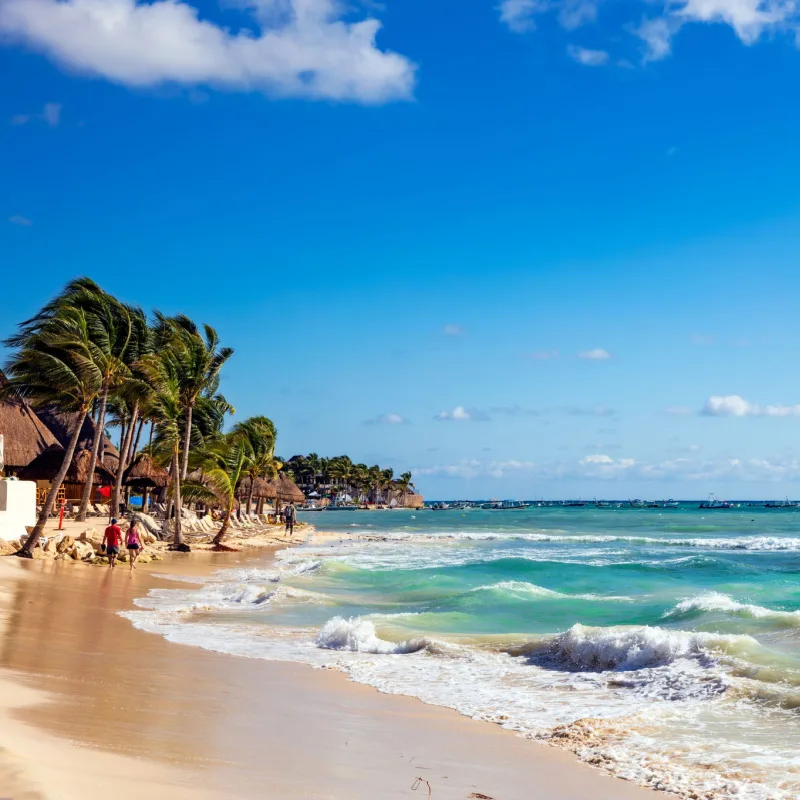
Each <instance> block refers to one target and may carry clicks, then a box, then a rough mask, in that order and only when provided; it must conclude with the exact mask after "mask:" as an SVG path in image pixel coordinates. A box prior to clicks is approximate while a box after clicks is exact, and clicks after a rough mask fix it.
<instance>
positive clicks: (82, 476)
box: [19, 445, 114, 486]
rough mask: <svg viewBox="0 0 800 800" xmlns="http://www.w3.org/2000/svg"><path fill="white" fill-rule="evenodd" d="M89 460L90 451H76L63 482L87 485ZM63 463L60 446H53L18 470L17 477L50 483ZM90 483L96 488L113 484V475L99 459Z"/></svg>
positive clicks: (62, 451) (62, 453)
mask: <svg viewBox="0 0 800 800" xmlns="http://www.w3.org/2000/svg"><path fill="white" fill-rule="evenodd" d="M91 460H92V452H91V450H80V451H78V450H76V451H75V455H74V456H73V458H72V463H71V464H70V465H69V469H68V470H67V474H66V477H65V478H64V481H65V482H67V483H87V482H88V480H89V463H90V462H91ZM63 462H64V449H63V448H62V447H61V446H60V445H54V446H53V447H51V448H49V449H48V450H45V451H44V453H42V454H41V455H40V456H38V457H37V458H35V459H34V460H33V461H31V463H30V464H28V466H27V467H25V468H24V469H22V470H20V472H19V477H20V478H21V479H22V480H25V481H51V480H53V478H55V476H56V473H57V472H58V471H59V469H61V464H62V463H63ZM92 483H94V484H95V485H97V486H112V485H113V484H114V473H113V472H111V471H110V470H108V469H107V468H106V467H104V466H103V465H102V464H101V463H100V461H99V459H98V461H97V464H95V468H94V476H93V479H92Z"/></svg>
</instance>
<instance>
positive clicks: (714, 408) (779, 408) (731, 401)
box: [700, 394, 800, 417]
mask: <svg viewBox="0 0 800 800" xmlns="http://www.w3.org/2000/svg"><path fill="white" fill-rule="evenodd" d="M700 413H701V414H704V415H705V416H708V417H800V404H797V405H793V406H786V405H766V406H760V405H756V404H755V403H751V402H749V401H748V400H745V399H744V398H743V397H740V396H739V395H738V394H728V395H717V394H715V395H712V396H711V397H709V398H708V400H706V402H705V405H704V406H703V408H702V410H701V412H700Z"/></svg>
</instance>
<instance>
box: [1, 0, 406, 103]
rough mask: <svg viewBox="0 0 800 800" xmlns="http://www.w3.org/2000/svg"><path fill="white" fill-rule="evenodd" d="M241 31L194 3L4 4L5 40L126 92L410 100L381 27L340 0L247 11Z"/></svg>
mask: <svg viewBox="0 0 800 800" xmlns="http://www.w3.org/2000/svg"><path fill="white" fill-rule="evenodd" d="M242 9H246V10H244V11H243V13H247V14H249V15H250V19H249V20H248V24H245V25H243V26H242V27H241V30H240V31H239V32H232V30H231V28H229V27H227V26H226V27H223V26H219V25H216V24H214V23H213V22H212V21H210V20H209V19H207V18H203V19H201V18H200V14H199V10H198V8H197V7H195V6H194V5H190V4H189V3H188V2H172V1H171V0H155V2H148V3H138V2H136V0H103V2H97V1H96V0H3V2H2V4H0V34H2V35H3V38H4V39H6V40H12V41H17V42H19V43H20V44H23V45H25V46H27V47H30V48H31V49H35V50H37V51H39V52H42V53H44V54H45V55H47V56H49V57H50V59H51V60H53V61H55V62H56V63H58V64H63V65H65V66H66V67H68V68H69V69H70V70H72V71H77V72H82V73H85V74H88V75H94V76H101V77H104V78H107V79H108V80H110V81H113V82H115V83H121V84H124V85H126V86H133V87H142V86H159V85H161V84H164V83H175V84H181V85H185V86H190V87H194V86H198V85H203V84H205V85H211V86H216V87H217V88H220V89H227V90H231V91H259V90H260V91H263V92H265V93H267V94H270V95H278V96H282V97H302V98H309V99H325V100H335V101H354V102H359V103H384V102H388V101H391V100H405V99H409V98H410V97H411V96H412V93H413V87H414V80H415V71H416V67H415V65H414V64H413V63H412V62H411V61H410V60H409V59H408V58H405V57H404V56H402V55H400V54H398V53H394V52H391V51H389V50H381V49H380V48H379V47H378V46H377V44H376V36H377V34H378V31H379V30H380V27H381V23H380V22H379V21H378V20H377V19H376V18H375V17H374V16H372V15H370V14H369V13H367V15H366V16H365V17H363V18H361V19H358V20H354V19H352V15H351V14H352V8H350V7H349V6H347V4H345V3H339V2H337V0H284V1H283V2H280V3H276V2H273V0H266V1H265V2H255V3H252V4H245V3H243V4H242Z"/></svg>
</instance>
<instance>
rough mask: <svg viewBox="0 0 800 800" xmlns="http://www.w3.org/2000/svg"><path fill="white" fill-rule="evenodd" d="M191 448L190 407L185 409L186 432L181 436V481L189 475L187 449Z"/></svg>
mask: <svg viewBox="0 0 800 800" xmlns="http://www.w3.org/2000/svg"><path fill="white" fill-rule="evenodd" d="M191 446H192V407H191V406H189V407H188V408H187V409H186V431H185V433H184V436H183V467H182V468H181V479H182V480H186V476H187V475H188V474H189V448H190V447H191Z"/></svg>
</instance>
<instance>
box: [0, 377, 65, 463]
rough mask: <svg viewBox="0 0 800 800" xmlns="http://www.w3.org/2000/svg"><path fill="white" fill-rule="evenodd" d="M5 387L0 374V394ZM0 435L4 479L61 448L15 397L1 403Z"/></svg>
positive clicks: (45, 428)
mask: <svg viewBox="0 0 800 800" xmlns="http://www.w3.org/2000/svg"><path fill="white" fill-rule="evenodd" d="M6 383H7V380H6V378H5V376H4V375H3V373H2V372H0V390H2V389H3V387H4V386H5V385H6ZM0 434H2V435H3V442H4V448H3V449H4V458H3V460H4V462H5V473H6V475H9V474H13V473H16V472H18V471H19V470H20V469H22V468H23V467H26V466H27V465H28V464H30V463H31V461H33V460H34V459H35V458H36V457H37V456H40V455H41V454H42V453H44V452H45V451H46V450H47V449H48V448H49V447H60V445H59V443H58V440H57V439H56V437H55V436H53V434H52V432H51V431H50V429H49V428H48V427H47V426H46V425H45V424H44V423H43V422H42V421H41V420H40V419H39V417H37V416H36V413H35V412H34V410H33V409H32V408H31V406H30V404H29V403H28V402H27V401H26V400H25V399H23V398H22V397H19V396H18V395H13V394H12V395H9V396H8V397H6V398H5V399H2V400H0Z"/></svg>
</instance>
